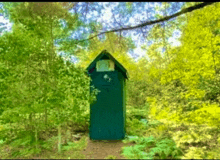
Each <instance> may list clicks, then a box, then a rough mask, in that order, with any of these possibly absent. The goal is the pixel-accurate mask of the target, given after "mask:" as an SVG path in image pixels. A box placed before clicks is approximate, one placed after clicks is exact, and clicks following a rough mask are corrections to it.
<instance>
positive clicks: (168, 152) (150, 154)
mask: <svg viewBox="0 0 220 160" xmlns="http://www.w3.org/2000/svg"><path fill="white" fill-rule="evenodd" d="M124 142H125V143H127V142H135V143H136V145H134V146H130V147H124V149H123V154H124V155H125V156H126V157H129V158H134V159H137V158H138V159H146V158H147V159H148V158H150V159H152V158H163V159H164V158H177V157H178V156H179V155H181V150H180V149H179V148H177V147H176V145H175V142H174V141H173V140H171V139H167V138H165V139H161V140H159V141H158V140H157V139H155V138H154V137H153V136H150V137H128V139H127V140H125V141H124Z"/></svg>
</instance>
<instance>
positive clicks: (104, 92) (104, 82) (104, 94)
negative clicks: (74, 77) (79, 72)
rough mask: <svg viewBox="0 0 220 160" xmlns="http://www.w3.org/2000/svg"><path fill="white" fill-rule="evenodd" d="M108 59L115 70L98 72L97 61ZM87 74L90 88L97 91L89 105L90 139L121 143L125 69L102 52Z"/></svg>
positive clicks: (88, 68) (123, 126)
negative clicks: (89, 77) (93, 100)
mask: <svg viewBox="0 0 220 160" xmlns="http://www.w3.org/2000/svg"><path fill="white" fill-rule="evenodd" d="M108 59H110V60H112V61H113V62H114V63H115V70H114V71H101V72H97V71H96V63H97V61H99V60H108ZM87 73H88V74H89V75H90V76H91V79H92V82H91V84H90V85H91V86H94V87H95V88H96V89H98V90H100V93H99V94H98V95H97V101H96V102H94V103H93V104H90V139H93V140H117V139H123V138H124V137H125V132H126V129H125V121H126V79H127V78H128V76H127V71H126V69H125V68H124V67H123V66H122V65H121V64H120V63H119V62H118V61H117V60H116V59H115V58H114V57H113V56H111V55H110V54H109V53H108V52H107V51H106V50H104V51H102V52H101V53H100V54H99V55H98V56H97V57H96V58H95V60H94V61H93V62H91V64H90V65H89V66H88V67H87ZM91 89H92V88H91Z"/></svg>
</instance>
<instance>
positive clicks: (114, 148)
mask: <svg viewBox="0 0 220 160" xmlns="http://www.w3.org/2000/svg"><path fill="white" fill-rule="evenodd" d="M131 145H133V144H132V143H129V144H124V143H123V142H122V140H90V139H89V138H88V143H87V147H86V148H85V149H84V150H83V151H82V152H81V153H82V154H83V155H85V158H86V159H113V158H114V159H126V158H125V157H124V156H122V155H121V153H122V147H125V146H131Z"/></svg>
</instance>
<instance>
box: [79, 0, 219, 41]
mask: <svg viewBox="0 0 220 160" xmlns="http://www.w3.org/2000/svg"><path fill="white" fill-rule="evenodd" d="M213 3H216V2H203V3H200V4H197V5H194V6H191V7H188V8H185V9H182V10H181V11H180V12H177V13H175V14H173V15H170V16H165V17H163V18H160V19H157V20H153V21H147V22H144V23H141V24H139V25H136V26H133V27H132V26H128V27H122V28H119V29H112V30H109V31H104V32H101V33H99V34H96V35H94V36H91V37H89V38H87V39H83V40H79V41H78V42H77V43H79V42H83V41H87V40H90V39H92V38H94V37H97V36H100V35H102V34H105V33H110V32H119V31H125V30H133V29H136V28H140V27H144V26H148V25H152V24H156V23H160V22H164V21H168V20H170V19H172V18H175V17H178V16H180V15H182V14H185V13H188V12H192V11H194V10H196V9H201V8H203V7H205V6H208V5H211V4H213Z"/></svg>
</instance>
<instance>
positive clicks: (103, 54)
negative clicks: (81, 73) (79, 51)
mask: <svg viewBox="0 0 220 160" xmlns="http://www.w3.org/2000/svg"><path fill="white" fill-rule="evenodd" d="M101 59H111V60H112V61H113V62H114V63H115V65H116V66H117V67H118V69H119V70H120V72H121V73H122V74H123V75H124V77H125V78H127V79H128V77H129V76H128V73H127V70H126V69H125V68H124V66H123V65H122V64H120V63H119V62H118V61H117V60H116V59H115V58H114V57H113V56H112V55H111V54H110V53H109V52H107V51H106V50H103V51H102V52H101V53H100V54H99V55H98V56H97V57H96V58H95V59H94V60H93V61H92V62H91V63H90V64H89V66H88V67H87V68H86V70H87V71H89V70H91V69H92V68H94V67H95V66H96V62H97V61H99V60H101Z"/></svg>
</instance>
